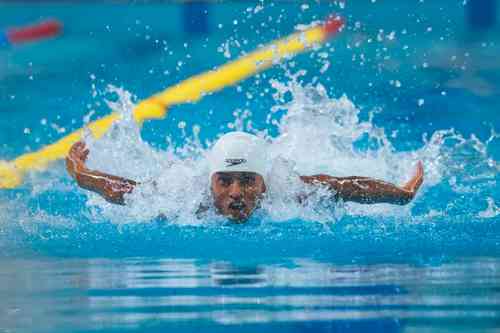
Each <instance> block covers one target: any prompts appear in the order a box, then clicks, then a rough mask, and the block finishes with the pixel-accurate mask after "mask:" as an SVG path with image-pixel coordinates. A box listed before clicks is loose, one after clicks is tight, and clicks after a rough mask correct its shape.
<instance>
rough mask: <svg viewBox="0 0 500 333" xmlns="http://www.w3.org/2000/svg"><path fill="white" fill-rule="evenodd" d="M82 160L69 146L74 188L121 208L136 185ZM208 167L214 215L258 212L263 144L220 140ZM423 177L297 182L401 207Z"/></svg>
mask: <svg viewBox="0 0 500 333" xmlns="http://www.w3.org/2000/svg"><path fill="white" fill-rule="evenodd" d="M88 154H89V150H88V148H87V147H86V146H85V143H83V142H81V141H80V142H77V143H75V144H74V145H73V147H72V148H71V150H70V152H69V154H68V156H67V158H66V167H67V170H68V172H69V174H70V175H71V176H72V177H73V178H74V179H75V180H76V182H77V183H78V185H79V186H80V187H82V188H84V189H87V190H90V191H93V192H96V193H98V194H100V195H101V196H102V197H104V199H106V200H107V201H109V202H111V203H115V204H121V205H123V204H125V200H124V196H125V194H128V193H131V192H132V191H133V190H134V188H135V187H136V186H137V185H138V183H137V182H135V181H134V180H130V179H126V178H122V177H118V176H114V175H109V174H106V173H103V172H100V171H97V170H90V169H88V168H87V167H86V165H85V162H86V160H87V157H88ZM209 165H210V172H209V181H210V189H211V193H212V200H213V206H214V207H215V208H216V211H217V212H218V213H219V214H221V215H223V216H225V217H227V218H229V219H230V220H232V221H234V222H244V221H246V220H247V219H248V218H249V217H250V216H251V215H252V213H253V212H254V211H255V209H257V208H258V207H259V203H260V201H261V199H262V198H263V196H264V194H265V193H266V190H267V188H266V183H267V181H268V179H267V171H266V166H267V163H266V143H265V142H264V140H262V139H260V138H258V137H257V136H255V135H252V134H248V133H243V132H231V133H228V134H225V135H224V136H222V137H221V138H220V139H219V140H218V141H217V142H216V143H215V145H214V146H213V148H212V150H211V152H210V154H209ZM423 177H424V170H423V166H422V163H421V162H418V164H417V167H416V172H415V175H414V176H413V177H412V178H411V179H410V180H409V181H408V182H407V183H406V184H405V185H403V186H402V187H398V186H396V185H394V184H391V183H387V182H384V181H381V180H377V179H372V178H367V177H358V176H352V177H333V176H329V175H325V174H318V175H312V176H300V180H301V181H302V182H303V183H305V184H309V185H311V186H313V187H316V186H318V187H325V188H327V189H328V190H330V191H331V192H332V195H333V196H332V200H343V201H352V202H357V203H363V204H375V203H390V204H397V205H405V204H407V203H409V202H410V201H411V200H412V199H413V198H414V197H415V194H416V193H417V191H418V189H419V187H420V185H422V182H423ZM297 200H298V201H299V202H303V201H305V200H307V194H306V193H304V194H303V195H300V196H298V197H297ZM200 209H203V207H200Z"/></svg>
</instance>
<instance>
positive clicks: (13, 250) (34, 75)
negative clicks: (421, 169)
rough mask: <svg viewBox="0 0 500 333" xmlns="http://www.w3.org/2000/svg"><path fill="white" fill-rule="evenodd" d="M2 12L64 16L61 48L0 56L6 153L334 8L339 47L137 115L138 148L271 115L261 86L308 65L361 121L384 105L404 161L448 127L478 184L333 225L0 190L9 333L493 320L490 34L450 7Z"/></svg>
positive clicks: (381, 112) (493, 62) (311, 77)
mask: <svg viewBox="0 0 500 333" xmlns="http://www.w3.org/2000/svg"><path fill="white" fill-rule="evenodd" d="M261 6H262V8H261ZM0 9H1V10H0V22H2V26H3V27H4V26H15V25H21V24H25V23H28V22H32V21H37V20H39V19H40V18H47V17H54V18H57V19H59V20H61V21H62V22H63V24H64V33H63V35H62V36H60V37H58V38H56V39H52V40H47V41H44V42H40V43H34V44H28V45H23V46H14V47H12V48H8V49H7V48H6V49H2V50H0V60H1V63H0V79H1V80H2V84H1V85H0V156H1V157H2V159H10V158H13V157H15V156H17V155H19V154H21V153H23V152H25V151H29V150H34V149H38V148H40V147H42V146H43V145H44V144H46V143H48V142H53V141H54V140H55V139H57V138H59V137H61V136H62V135H63V133H62V132H63V131H62V128H64V129H65V130H66V131H68V130H72V129H76V128H79V127H80V126H81V125H82V124H83V118H84V115H86V114H88V113H89V112H91V111H94V113H93V115H92V119H95V118H96V117H97V116H99V115H103V114H106V113H108V112H109V108H108V107H107V106H106V104H105V103H104V99H105V98H108V97H107V94H106V93H105V87H106V86H107V85H108V84H113V85H115V86H121V87H124V88H125V89H126V90H128V91H130V92H132V93H133V94H134V95H136V96H137V99H138V100H140V99H142V98H145V97H147V96H149V95H151V94H153V93H155V92H157V91H160V90H161V89H163V88H165V87H167V86H169V85H171V84H174V83H176V82H178V81H180V80H182V79H184V78H187V77H189V76H190V75H192V74H196V73H199V72H201V71H204V70H207V69H211V68H213V67H214V66H217V65H220V64H223V63H225V62H226V61H228V60H229V59H234V58H235V57H237V56H238V55H239V54H241V53H242V52H243V51H250V50H253V49H254V48H255V47H256V46H257V45H259V44H261V43H266V42H268V41H270V40H272V39H275V38H277V37H281V36H285V35H287V34H288V33H290V32H291V31H293V30H294V28H296V27H297V25H298V24H309V23H310V22H312V21H315V20H321V19H323V18H325V17H326V16H327V15H328V13H331V12H337V13H341V14H342V15H344V16H345V17H347V18H348V22H349V26H348V29H347V31H345V33H344V34H342V36H341V37H340V38H337V39H334V40H332V41H331V42H330V44H329V45H327V46H326V47H323V48H321V49H319V50H316V51H314V52H312V53H306V54H303V55H300V56H298V57H297V58H295V59H294V60H293V65H291V64H290V63H288V64H287V65H285V69H284V68H279V67H278V68H273V69H271V70H269V71H268V72H266V73H265V75H261V76H259V77H258V78H252V79H249V80H247V81H246V82H244V83H242V84H241V85H240V87H241V88H236V87H235V88H229V89H226V90H224V91H222V92H220V93H217V94H213V95H211V96H208V97H206V98H205V99H203V100H202V101H201V102H200V103H198V104H196V105H182V106H178V107H175V108H172V110H171V111H170V113H169V115H168V117H167V119H166V120H164V121H153V122H148V123H146V124H145V126H144V129H143V131H142V138H143V139H144V140H145V141H146V142H148V143H150V144H151V145H152V146H153V147H156V148H161V149H165V148H166V147H167V143H166V140H165V135H166V134H165V133H168V134H169V135H170V138H172V139H173V141H174V142H173V144H174V145H178V146H182V145H183V141H184V140H185V139H184V137H183V135H182V132H183V130H182V128H179V123H180V122H185V123H186V126H185V128H186V129H187V131H188V133H189V132H190V129H191V128H192V126H193V125H195V124H197V125H199V126H200V127H201V132H200V138H201V141H202V142H204V141H205V140H213V139H214V138H215V137H216V135H217V134H218V133H220V132H222V131H228V130H229V129H228V128H227V123H228V122H233V121H234V118H235V117H234V115H233V112H234V111H235V110H236V109H244V108H248V109H251V110H252V112H253V119H254V121H255V123H256V124H257V126H259V125H260V126H261V127H265V122H264V119H265V116H266V115H267V114H268V112H269V110H270V109H271V108H272V107H273V106H275V105H276V104H277V101H276V100H275V99H274V98H273V93H274V91H273V89H272V87H271V85H270V83H269V79H271V78H272V79H277V80H278V81H280V82H289V81H290V78H289V76H287V74H286V72H287V70H288V71H290V72H292V73H295V72H296V71H298V70H299V69H306V70H307V74H305V75H304V76H302V77H301V79H300V80H301V85H302V86H306V85H307V84H308V83H311V82H319V83H321V84H323V86H325V87H326V89H327V91H328V93H329V95H330V96H331V97H332V98H333V97H335V98H339V97H340V96H342V94H346V95H347V96H348V98H349V99H350V100H351V101H353V103H354V104H355V105H356V107H358V108H360V110H361V112H360V117H361V118H363V119H367V118H368V114H369V113H370V112H371V111H373V110H377V112H376V113H375V115H374V116H373V120H372V121H371V123H372V124H373V125H375V126H379V127H380V128H383V129H384V130H385V132H386V133H392V132H393V131H395V130H397V131H398V134H397V137H395V138H393V140H392V143H393V145H394V146H395V147H396V149H397V150H398V151H412V150H415V149H419V148H420V147H422V145H423V144H424V143H423V139H422V136H423V135H424V134H425V133H427V135H428V136H430V135H432V133H434V132H435V131H437V130H443V129H450V128H454V129H456V130H457V131H458V132H459V133H460V135H461V136H462V137H463V138H469V137H470V136H471V135H474V136H475V137H477V138H478V141H472V142H469V143H468V144H466V145H465V146H466V147H465V148H460V149H457V150H456V153H454V154H452V159H450V160H451V162H453V164H452V165H450V168H457V170H458V169H459V168H462V170H461V171H460V172H461V175H462V176H463V175H467V174H469V175H470V178H467V177H459V178H458V180H457V181H458V184H456V185H457V186H453V182H450V179H449V178H446V177H445V179H444V180H443V181H442V182H440V183H439V184H438V185H437V186H432V187H430V188H427V189H426V191H425V195H424V196H422V197H419V198H417V199H418V200H417V202H416V203H415V205H414V206H412V207H411V213H410V215H406V216H403V217H401V216H397V217H390V216H387V215H385V216H382V217H380V216H376V217H373V218H370V217H367V216H365V215H362V216H359V215H353V216H350V215H349V214H347V215H346V216H344V217H342V218H341V219H340V220H339V221H336V222H335V223H332V224H326V225H325V224H324V223H309V222H304V221H301V220H300V219H298V220H297V219H295V220H292V221H288V222H286V223H280V224H275V223H271V222H269V221H266V220H263V221H262V220H254V221H251V223H249V224H248V225H245V226H243V227H238V228H235V227H232V226H226V225H223V226H218V227H214V226H207V227H199V226H182V225H171V224H168V223H167V224H164V223H161V222H158V221H153V222H151V223H138V224H133V223H132V224H116V223H112V222H109V221H107V220H106V219H95V216H93V215H82V207H84V206H85V201H86V200H87V198H86V196H85V195H84V194H83V192H82V191H78V190H76V188H75V187H74V184H72V182H71V181H70V180H69V179H68V177H67V176H66V175H65V174H64V173H63V166H62V164H58V165H56V166H54V169H53V170H52V171H49V172H48V173H44V174H42V175H40V176H34V177H33V178H31V179H29V180H28V182H27V184H26V185H25V186H23V187H22V188H21V189H18V190H12V191H3V192H2V193H0V208H1V209H2V211H1V213H0V218H1V219H2V221H1V222H2V225H1V227H0V258H1V259H0V261H1V265H0V267H1V268H0V272H1V275H0V281H1V283H0V292H1V296H2V297H1V299H2V300H1V301H0V330H4V331H26V332H34V331H40V332H48V331H52V332H53V331H61V332H63V331H106V330H120V331H123V330H125V329H130V330H138V331H140V330H145V329H149V330H155V329H156V330H162V329H165V328H170V329H173V328H175V329H178V330H185V331H196V330H198V329H202V328H207V329H214V330H215V329H217V330H228V331H232V330H234V331H236V330H237V331H245V330H246V331H254V330H257V329H258V330H269V331H270V330H274V329H277V328H281V329H288V330H318V331H320V330H321V331H329V332H334V331H342V330H345V329H349V328H350V329H351V330H353V331H367V330H370V331H380V332H382V331H384V332H386V331H416V330H418V331H421V330H424V329H427V330H429V331H456V330H459V329H462V330H463V331H466V332H471V331H477V332H484V331H488V330H491V331H492V330H494V329H495V328H496V327H497V326H498V318H499V314H500V313H499V307H498V299H499V298H498V291H497V289H498V281H499V279H498V271H499V260H498V258H499V255H500V251H499V250H500V247H499V246H500V245H499V241H500V239H499V231H500V230H499V227H498V225H497V223H498V215H499V208H498V206H499V190H498V188H497V186H496V183H497V181H498V162H497V161H498V158H499V155H500V149H499V145H498V138H494V137H492V129H494V130H497V131H498V110H499V109H500V108H499V106H500V105H499V102H498V96H499V84H498V83H499V81H500V79H499V74H500V71H499V64H498V61H497V59H496V57H497V56H498V50H499V48H498V42H499V40H498V26H497V27H495V28H493V29H491V30H487V31H479V32H477V31H476V32H471V31H469V29H468V28H467V26H466V24H465V16H464V7H463V4H462V2H461V1H456V2H455V1H440V2H438V1H432V2H431V1H424V2H416V1H415V2H405V3H400V2H398V1H376V2H371V1H360V2H356V3H351V2H349V3H347V4H345V5H344V6H341V5H339V4H337V3H319V4H308V6H304V4H303V3H293V2H284V3H282V2H276V3H252V2H241V3H240V2H226V3H221V4H213V5H211V6H210V8H209V10H210V29H209V30H210V33H209V34H208V35H200V36H190V35H189V34H187V33H186V32H184V30H183V24H182V10H183V7H182V5H181V4H176V3H147V4H145V3H136V4H128V5H117V4H112V3H105V4H97V3H90V4H80V3H71V4H69V3H60V4H58V3H52V4H28V3H23V4H8V3H3V4H0ZM247 9H248V10H247ZM356 22H360V26H359V27H357V25H356ZM380 29H383V33H382V32H380ZM405 30H406V32H404V31H405ZM392 32H394V35H392V36H393V37H394V38H393V37H391V34H392ZM369 39H371V40H372V41H371V42H369V41H368V40H369ZM379 39H380V40H379ZM236 41H237V42H238V43H239V45H240V47H238V43H237V42H236ZM245 41H246V43H245ZM357 43H359V44H357ZM225 45H228V48H227V47H226V46H225ZM325 54H326V55H325ZM188 55H189V56H188ZM363 59H364V60H363ZM180 62H182V63H180ZM327 64H329V66H328V68H326V66H327ZM266 89H267V90H266ZM181 127H182V126H181ZM271 134H276V133H271ZM490 138H491V141H490V142H489V143H488V144H487V145H486V142H487V141H488V139H490ZM474 143H475V144H476V145H478V146H479V148H477V149H475V146H474ZM479 143H483V144H484V145H485V147H486V148H485V150H486V151H485V152H484V154H481V153H479V152H478V151H480V150H481V149H482V148H481V145H480V144H479ZM462 173H463V174H462ZM61 174H62V175H63V176H61ZM474 177H475V178H474ZM48 180H49V181H48ZM461 186H462V187H463V188H466V190H463V191H457V190H456V188H459V189H460V187H461ZM51 187H52V188H51ZM452 189H453V190H452ZM449 202H453V204H454V206H453V207H448V204H447V203H449ZM430 206H432V207H433V209H434V211H432V210H431V209H430V208H429V207H430ZM83 211H84V212H85V210H83ZM415 216H417V217H415Z"/></svg>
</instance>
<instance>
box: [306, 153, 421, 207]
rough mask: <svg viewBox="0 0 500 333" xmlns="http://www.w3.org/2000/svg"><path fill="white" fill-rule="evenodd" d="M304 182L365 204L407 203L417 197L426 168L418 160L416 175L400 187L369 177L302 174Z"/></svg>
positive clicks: (340, 197) (339, 196)
mask: <svg viewBox="0 0 500 333" xmlns="http://www.w3.org/2000/svg"><path fill="white" fill-rule="evenodd" d="M300 178H301V179H302V181H303V182H305V183H307V184H312V185H315V184H317V185H326V186H328V187H330V188H331V189H332V190H333V191H334V192H335V195H336V197H337V198H338V199H342V200H344V201H352V202H357V203H364V204H375V203H390V204H397V205H406V204H407V203H409V202H410V201H411V200H413V198H414V197H415V195H416V193H417V191H418V189H419V188H420V186H421V185H422V183H423V181H424V168H423V165H422V162H418V164H417V167H416V170H415V175H414V176H413V177H412V178H411V179H410V180H409V181H408V182H407V183H406V184H405V185H403V186H401V187H399V186H396V185H394V184H391V183H387V182H385V181H382V180H377V179H372V178H368V177H356V176H354V177H332V176H328V175H314V176H301V177H300Z"/></svg>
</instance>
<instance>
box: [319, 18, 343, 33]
mask: <svg viewBox="0 0 500 333" xmlns="http://www.w3.org/2000/svg"><path fill="white" fill-rule="evenodd" d="M343 27H344V20H343V19H342V18H341V17H340V16H333V17H330V18H329V19H328V21H326V22H325V24H324V25H323V30H324V31H325V32H326V33H327V34H328V35H333V34H335V33H337V32H339V31H340V30H341V29H342V28H343Z"/></svg>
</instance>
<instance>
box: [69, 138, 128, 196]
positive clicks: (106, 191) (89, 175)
mask: <svg viewBox="0 0 500 333" xmlns="http://www.w3.org/2000/svg"><path fill="white" fill-rule="evenodd" d="M88 155H89V149H88V148H87V147H86V146H85V143H84V142H82V141H79V142H77V143H75V144H74V145H73V146H72V147H71V149H70V151H69V154H68V156H67V157H66V169H67V170H68V173H69V174H70V176H71V177H73V178H74V179H75V180H76V182H77V183H78V185H79V186H80V187H82V188H84V189H87V190H90V191H93V192H96V193H99V194H100V195H101V196H102V197H103V198H104V199H106V200H107V201H109V202H111V203H115V204H119V205H123V204H125V200H124V195H125V194H126V193H131V192H132V191H133V190H134V187H135V186H136V185H137V183H136V182H135V181H133V180H130V179H126V178H122V177H118V176H113V175H109V174H106V173H103V172H100V171H96V170H89V169H88V168H87V166H86V165H85V162H86V161H87V157H88Z"/></svg>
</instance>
